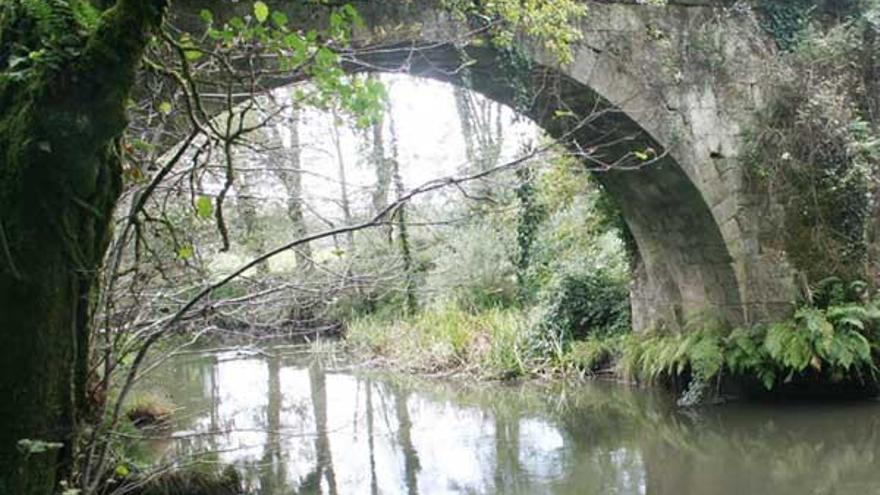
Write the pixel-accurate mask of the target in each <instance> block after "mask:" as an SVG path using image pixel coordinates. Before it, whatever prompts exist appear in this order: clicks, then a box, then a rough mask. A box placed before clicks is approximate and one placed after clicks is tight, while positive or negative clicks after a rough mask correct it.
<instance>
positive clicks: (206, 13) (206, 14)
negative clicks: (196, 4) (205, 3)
mask: <svg viewBox="0 0 880 495" xmlns="http://www.w3.org/2000/svg"><path fill="white" fill-rule="evenodd" d="M199 16H200V17H201V18H202V20H203V21H205V23H206V24H212V23H213V22H214V16H213V15H212V14H211V11H210V10H207V9H202V11H201V12H199Z"/></svg>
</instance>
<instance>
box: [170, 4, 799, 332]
mask: <svg viewBox="0 0 880 495" xmlns="http://www.w3.org/2000/svg"><path fill="white" fill-rule="evenodd" d="M267 3H269V4H270V6H271V7H272V8H273V9H280V10H284V11H287V13H288V14H289V15H290V18H291V19H294V20H295V22H299V23H300V24H301V25H307V24H308V23H310V22H314V21H315V20H316V19H315V18H314V17H315V15H316V14H314V13H310V12H304V11H303V10H302V8H303V7H302V4H303V3H305V2H301V1H281V0H279V1H275V2H267ZM353 3H354V5H355V6H356V7H357V8H358V10H359V12H360V13H361V15H362V16H363V17H364V19H365V21H366V28H365V29H363V30H362V32H360V33H359V35H358V38H359V43H360V44H361V45H362V46H364V47H365V50H363V51H362V52H361V51H359V53H358V56H357V59H356V60H352V63H351V67H352V70H380V71H389V72H407V73H409V74H412V75H415V76H423V77H429V78H434V79H440V80H444V81H448V82H451V83H453V84H466V85H467V86H468V87H469V88H471V89H473V90H475V91H477V92H479V93H482V94H483V95H485V96H486V97H488V98H491V99H493V100H496V101H498V102H501V103H504V104H507V105H510V106H512V107H514V108H515V109H517V110H518V111H519V112H521V113H523V114H525V115H527V116H528V117H530V118H532V119H534V120H535V122H537V123H538V124H539V125H540V126H542V127H543V128H544V129H545V130H546V131H547V132H548V133H549V134H550V135H552V136H555V137H557V138H559V139H560V140H561V141H562V142H564V143H565V144H566V145H568V146H569V147H570V148H571V149H572V150H573V151H576V152H578V153H581V154H582V156H583V160H584V163H585V164H586V165H587V166H589V167H590V168H591V169H593V170H596V172H595V174H596V176H597V177H598V180H599V181H600V182H601V184H602V185H603V186H604V187H605V188H606V190H607V191H608V192H609V193H610V194H611V195H612V196H613V197H614V198H615V200H616V202H617V203H618V205H619V207H620V209H621V211H622V213H623V216H624V219H625V221H626V223H627V225H628V227H629V229H630V231H631V233H632V235H633V237H634V239H635V241H636V244H637V247H638V254H639V256H638V261H637V266H636V270H635V275H636V276H635V282H634V283H633V287H632V306H633V317H634V325H635V327H636V328H637V329H643V328H647V327H650V326H652V325H655V324H667V325H670V326H672V327H679V326H680V325H681V324H682V323H683V322H684V321H685V320H686V319H687V318H688V317H689V316H693V315H695V314H705V315H709V316H718V317H722V318H724V319H726V320H727V321H729V322H730V323H733V324H748V323H753V322H756V321H761V320H764V319H767V318H769V317H773V316H779V315H781V314H784V313H785V312H786V311H790V309H791V307H792V302H793V300H794V295H795V283H794V278H795V277H794V270H793V269H792V268H791V267H790V265H789V263H788V262H787V261H786V256H785V253H784V251H783V250H782V248H781V247H780V246H782V242H781V237H782V235H781V232H782V229H783V227H782V226H781V224H780V223H779V222H776V221H775V219H778V218H781V215H780V214H779V213H778V211H777V208H774V206H773V205H772V204H771V202H770V200H769V199H768V197H767V195H766V194H762V193H761V192H760V191H759V190H756V188H753V187H750V184H749V181H748V175H747V174H746V172H745V167H744V166H743V164H742V163H741V161H740V159H739V156H738V155H739V152H740V150H741V144H742V140H743V130H744V129H746V128H747V127H748V126H749V123H750V121H751V119H752V118H753V116H754V114H755V110H756V109H757V108H759V107H760V106H761V104H762V96H763V95H766V94H767V90H768V89H769V88H765V87H762V78H761V74H762V68H763V67H764V66H765V65H766V63H767V62H768V61H769V60H770V59H771V58H772V57H774V49H773V48H772V44H771V43H770V42H769V41H768V40H767V39H766V38H765V37H764V35H763V33H762V31H761V29H760V28H759V26H758V24H757V21H756V19H755V16H754V14H753V13H752V12H751V11H750V9H749V8H748V7H747V6H743V5H744V4H743V3H738V4H736V5H732V6H731V5H730V3H731V2H722V1H717V0H690V1H687V0H682V1H675V0H672V1H670V2H669V5H667V6H664V7H654V6H648V5H642V4H641V3H643V2H636V1H629V2H622V1H619V2H608V1H604V2H598V1H590V2H587V3H588V7H589V11H588V14H587V15H586V16H585V17H584V19H583V20H582V21H581V29H582V31H583V35H584V37H583V40H582V41H580V42H579V43H577V44H576V46H575V47H574V60H573V62H572V63H570V64H568V65H566V66H559V64H557V63H556V62H555V59H554V57H552V56H550V55H548V54H547V53H545V52H544V51H543V50H542V49H541V48H540V46H538V44H537V43H535V42H533V41H532V40H528V39H521V40H518V41H517V44H518V46H517V48H518V50H516V53H518V54H519V55H518V56H515V57H512V56H511V55H510V52H505V53H501V52H499V51H497V50H495V49H494V48H491V45H490V44H487V43H477V44H476V45H477V46H474V44H471V45H468V46H464V43H463V40H466V39H469V37H468V36H466V34H467V31H468V28H467V27H466V26H464V25H463V23H461V22H459V21H456V20H453V19H452V18H450V16H449V15H448V14H447V13H445V12H444V11H442V10H441V9H439V8H438V6H437V3H438V2H431V1H427V0H409V1H405V0H399V1H382V2H379V1H372V0H371V1H361V2H358V1H355V2H353ZM202 8H208V9H211V10H212V11H214V12H215V17H217V16H218V14H219V17H220V18H222V17H224V16H225V15H231V14H232V13H237V14H238V15H244V14H247V13H249V12H250V9H251V3H250V2H231V3H230V2H229V1H224V2H217V1H209V0H177V1H176V2H174V9H175V10H174V11H173V15H174V17H175V18H176V21H177V22H179V23H181V24H182V25H187V24H188V23H189V22H193V21H192V19H196V18H197V16H198V13H199V12H200V10H201V9H202ZM218 10H219V11H220V12H219V13H218ZM464 60H468V64H467V65H468V66H467V69H466V70H462V65H463V62H464ZM646 157H648V159H647V160H645V158H646Z"/></svg>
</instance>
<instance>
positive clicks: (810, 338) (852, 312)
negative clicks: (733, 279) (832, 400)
mask: <svg viewBox="0 0 880 495" xmlns="http://www.w3.org/2000/svg"><path fill="white" fill-rule="evenodd" d="M878 330H880V306H878V304H877V303H876V302H872V303H868V304H854V303H850V304H844V305H839V306H830V307H828V308H826V309H820V308H816V307H804V308H801V309H800V310H798V311H797V312H796V313H795V315H794V316H793V317H792V318H791V319H789V320H786V321H782V322H778V323H774V324H770V325H766V326H758V327H754V328H750V329H743V328H738V329H735V330H732V331H725V330H723V329H722V328H721V327H718V326H715V325H707V326H704V327H699V328H692V329H690V330H688V331H685V332H681V333H672V334H665V333H656V332H655V333H651V334H648V335H645V336H640V335H630V336H627V338H626V339H624V340H623V341H622V343H621V344H620V347H619V350H618V352H619V355H620V359H621V361H620V362H621V365H622V367H623V369H624V370H625V371H626V372H627V373H628V374H630V375H631V376H635V377H639V378H642V379H645V380H657V379H662V378H668V377H678V376H682V377H685V378H691V379H696V380H699V381H702V382H709V381H711V380H712V379H714V378H716V377H718V375H719V374H721V373H725V372H726V373H728V374H730V375H733V376H737V377H745V378H750V377H753V378H755V379H757V380H758V381H760V382H761V383H762V384H763V386H764V387H765V388H766V389H768V390H770V389H772V388H774V387H775V386H777V385H779V384H782V383H791V382H797V381H799V380H807V379H820V380H823V381H827V382H829V383H838V382H841V381H847V380H848V381H855V382H857V383H875V382H876V371H877V365H876V357H875V353H876V349H877V345H878V337H880V335H878V333H877V332H878Z"/></svg>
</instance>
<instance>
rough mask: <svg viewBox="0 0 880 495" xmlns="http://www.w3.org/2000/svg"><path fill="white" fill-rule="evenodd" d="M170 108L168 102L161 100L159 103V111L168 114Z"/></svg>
mask: <svg viewBox="0 0 880 495" xmlns="http://www.w3.org/2000/svg"><path fill="white" fill-rule="evenodd" d="M172 109H173V107H172V106H171V103H170V102H167V101H163V102H162V103H159V111H160V112H162V113H163V114H165V115H168V114H170V113H171V110H172Z"/></svg>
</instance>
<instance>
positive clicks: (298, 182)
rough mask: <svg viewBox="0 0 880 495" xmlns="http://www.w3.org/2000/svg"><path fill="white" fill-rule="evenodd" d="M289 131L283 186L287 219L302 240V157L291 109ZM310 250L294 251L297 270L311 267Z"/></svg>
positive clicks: (295, 115) (296, 120)
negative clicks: (286, 167) (285, 194)
mask: <svg viewBox="0 0 880 495" xmlns="http://www.w3.org/2000/svg"><path fill="white" fill-rule="evenodd" d="M287 125H288V129H289V130H290V150H288V155H287V156H288V157H289V161H290V169H291V170H290V172H289V173H288V172H286V173H285V180H284V185H285V188H286V189H287V217H288V218H290V221H291V222H292V223H293V232H294V236H295V237H296V238H298V239H302V238H304V237H306V236H307V235H308V233H309V232H308V229H307V228H306V215H305V211H304V208H303V204H304V200H303V187H302V155H301V150H300V139H299V111H297V109H293V110H292V111H291V114H290V118H289V119H288V121H287ZM311 257H312V249H311V246H309V244H308V243H305V244H303V245H302V246H300V247H299V248H298V249H297V251H296V266H297V268H302V269H306V270H307V269H309V268H311V266H312V260H311Z"/></svg>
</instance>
